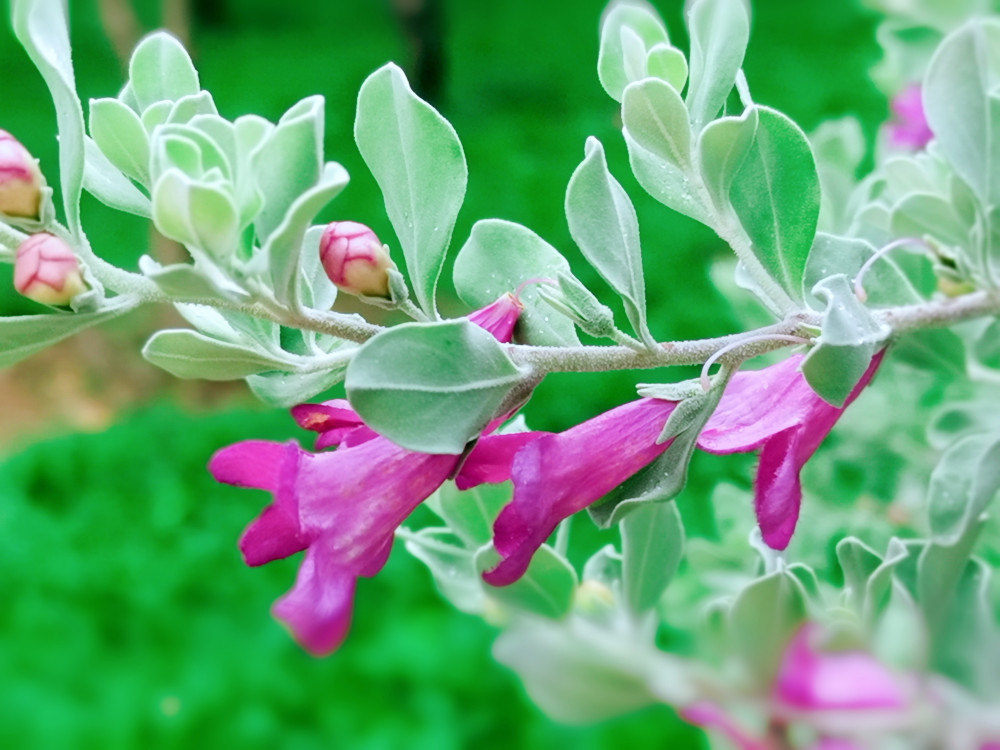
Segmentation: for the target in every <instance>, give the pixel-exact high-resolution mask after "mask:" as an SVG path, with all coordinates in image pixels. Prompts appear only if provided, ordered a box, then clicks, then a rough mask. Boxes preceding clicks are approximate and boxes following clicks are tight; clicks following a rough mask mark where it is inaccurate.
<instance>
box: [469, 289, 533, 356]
mask: <svg viewBox="0 0 1000 750" xmlns="http://www.w3.org/2000/svg"><path fill="white" fill-rule="evenodd" d="M523 309H524V305H522V304H521V300H519V299H518V298H517V297H516V296H515V295H513V294H511V293H510V292H507V293H506V294H504V295H503V296H502V297H500V298H499V299H498V300H497V301H496V302H493V303H492V304H489V305H487V306H486V307H483V308H480V309H479V310H476V311H475V312H474V313H470V315H469V320H471V321H472V322H473V323H475V324H476V325H477V326H479V327H480V328H482V329H484V330H487V331H489V332H490V333H492V334H493V337H494V338H495V339H496V340H497V341H499V342H501V343H505V344H506V343H508V342H509V341H510V340H511V337H512V336H513V335H514V325H515V324H516V323H517V319H518V317H519V316H520V315H521V311H522V310H523Z"/></svg>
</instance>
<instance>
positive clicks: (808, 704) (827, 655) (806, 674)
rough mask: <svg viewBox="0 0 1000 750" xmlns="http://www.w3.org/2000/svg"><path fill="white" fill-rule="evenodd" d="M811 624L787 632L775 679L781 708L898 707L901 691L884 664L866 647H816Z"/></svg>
mask: <svg viewBox="0 0 1000 750" xmlns="http://www.w3.org/2000/svg"><path fill="white" fill-rule="evenodd" d="M820 635H821V633H820V630H819V628H818V627H817V626H816V625H813V624H809V623H807V624H806V625H803V626H802V627H801V628H799V630H798V631H797V632H796V634H795V635H794V636H793V637H792V640H791V642H790V643H789V644H788V646H787V647H786V648H785V653H784V655H783V656H782V659H781V665H780V667H779V668H778V674H777V677H776V678H775V681H774V690H773V700H774V703H775V706H776V709H777V710H778V711H779V712H780V713H783V714H785V713H808V712H816V711H885V710H896V709H902V708H904V707H905V705H906V702H907V700H906V698H907V696H906V692H905V691H904V689H903V687H902V685H901V684H900V682H899V680H898V678H896V677H895V676H894V675H893V674H892V673H891V672H890V671H889V670H888V669H887V668H886V667H884V666H883V665H882V664H881V663H880V662H878V661H877V660H876V659H875V658H874V657H873V656H871V654H869V653H867V652H865V651H825V652H824V651H821V650H819V649H818V648H817V647H816V643H815V641H816V640H817V638H819V636H820Z"/></svg>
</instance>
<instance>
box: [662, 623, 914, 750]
mask: <svg viewBox="0 0 1000 750" xmlns="http://www.w3.org/2000/svg"><path fill="white" fill-rule="evenodd" d="M820 635H821V632H820V629H819V627H818V626H817V625H815V624H813V623H806V624H805V625H803V626H802V627H801V628H799V630H798V632H796V634H795V635H794V636H793V637H792V639H791V641H790V642H789V643H788V645H787V646H786V647H785V652H784V654H783V655H782V658H781V664H780V666H779V668H778V674H777V677H776V678H775V682H774V685H773V687H772V689H771V695H770V701H769V705H770V710H769V714H770V716H769V717H768V718H769V720H770V723H771V724H776V725H779V726H785V725H787V724H788V723H789V722H790V721H794V722H802V723H805V724H809V725H812V726H813V727H814V728H815V729H816V730H818V733H819V735H820V736H819V737H818V739H817V740H816V742H815V743H813V744H811V745H810V750H860V746H859V745H858V744H857V743H855V742H854V741H853V740H851V739H848V738H847V737H844V736H839V735H840V734H841V732H840V731H839V729H840V727H841V726H842V727H843V728H844V729H845V730H847V732H851V731H855V732H856V731H857V723H858V719H860V718H861V717H862V716H866V717H868V718H869V719H870V718H872V717H873V716H876V715H881V716H883V717H884V716H885V715H886V714H887V713H891V712H898V711H901V710H904V709H905V708H906V706H907V703H908V698H909V696H908V694H907V690H906V689H905V688H904V686H903V683H902V682H901V680H900V679H899V678H897V677H896V676H895V675H893V674H892V673H891V672H890V671H889V670H888V669H887V668H886V667H884V666H883V665H882V664H881V663H880V662H878V661H877V660H876V659H875V658H874V657H872V656H871V655H870V654H868V653H866V652H864V651H822V650H820V649H818V648H817V647H816V640H817V639H818V638H819V636H820ZM680 716H681V718H683V719H684V720H685V721H687V722H689V723H691V724H695V725H697V726H700V727H703V728H705V729H712V730H714V731H716V732H718V733H720V734H721V735H723V736H725V737H727V738H728V739H729V740H730V741H732V742H733V743H734V744H735V745H736V746H737V747H739V748H740V749H741V750H769V749H770V748H773V747H775V745H774V744H773V743H772V742H770V741H768V740H767V739H766V738H764V737H760V736H757V735H755V734H754V733H753V732H751V731H749V730H748V729H746V728H745V727H743V726H741V725H739V724H738V723H737V722H736V721H734V720H733V719H732V718H731V717H730V716H729V715H727V714H726V712H725V711H724V710H723V709H722V707H720V706H718V705H717V704H715V703H712V702H701V703H695V704H692V705H690V706H685V707H684V708H682V709H681V711H680ZM868 726H869V728H871V725H868Z"/></svg>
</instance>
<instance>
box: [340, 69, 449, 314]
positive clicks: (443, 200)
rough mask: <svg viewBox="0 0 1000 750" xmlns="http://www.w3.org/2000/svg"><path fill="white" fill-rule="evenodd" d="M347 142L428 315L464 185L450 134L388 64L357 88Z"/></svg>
mask: <svg viewBox="0 0 1000 750" xmlns="http://www.w3.org/2000/svg"><path fill="white" fill-rule="evenodd" d="M354 139H355V140H356V141H357V144H358V149H359V150H360V151H361V156H362V157H363V158H364V160H365V163H366V164H367V165H368V168H369V169H370V170H371V172H372V174H373V175H374V177H375V181H376V182H378V186H379V188H380V189H381V191H382V196H383V198H384V199H385V209H386V212H387V213H388V214H389V220H390V221H391V222H392V226H393V229H395V231H396V236H397V237H398V238H399V243H400V246H401V247H402V249H403V257H404V258H405V259H406V267H407V270H408V271H409V274H410V283H411V284H412V285H413V290H414V293H415V294H416V298H417V301H418V302H419V303H420V306H421V307H422V308H423V310H424V312H426V313H427V314H428V315H431V316H436V314H437V313H436V311H435V303H434V290H435V287H436V286H437V281H438V277H439V276H440V275H441V268H442V266H443V265H444V259H445V252H446V251H447V249H448V243H449V241H450V239H451V233H452V230H453V229H454V227H455V219H456V218H457V216H458V211H459V208H461V206H462V201H463V200H464V199H465V186H466V182H467V180H468V170H467V168H466V165H465V153H464V152H463V150H462V144H461V142H460V141H459V139H458V134H457V133H455V129H454V128H453V127H452V126H451V124H450V123H449V122H448V121H447V120H446V119H445V118H444V117H442V116H441V115H440V114H439V113H438V112H437V110H435V109H434V108H433V107H431V106H430V105H429V104H427V102H425V101H423V100H422V99H420V98H419V97H418V96H417V95H416V94H414V93H413V92H412V91H411V90H410V86H409V83H407V80H406V76H405V75H403V71H402V70H400V69H399V68H398V67H397V66H395V65H393V64H391V63H390V64H388V65H385V66H384V67H382V68H380V69H379V70H377V71H375V72H374V73H372V74H371V75H370V76H369V77H368V79H367V80H366V81H365V82H364V84H363V85H362V86H361V92H360V93H359V94H358V111H357V117H356V119H355V122H354Z"/></svg>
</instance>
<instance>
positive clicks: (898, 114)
mask: <svg viewBox="0 0 1000 750" xmlns="http://www.w3.org/2000/svg"><path fill="white" fill-rule="evenodd" d="M889 108H890V109H891V110H892V113H893V115H894V117H893V120H892V121H891V122H890V123H889V141H890V142H891V143H892V145H894V146H898V147H900V148H905V149H912V150H913V151H919V150H920V149H922V148H923V147H924V146H926V145H927V143H928V141H930V139H931V138H933V137H934V133H932V132H931V129H930V127H929V126H928V124H927V118H926V117H925V116H924V105H923V102H922V101H921V93H920V84H919V83H911V84H910V85H909V86H907V87H906V88H905V89H903V90H902V91H900V92H899V93H898V94H896V96H894V97H893V99H892V101H891V102H890V104H889Z"/></svg>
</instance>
